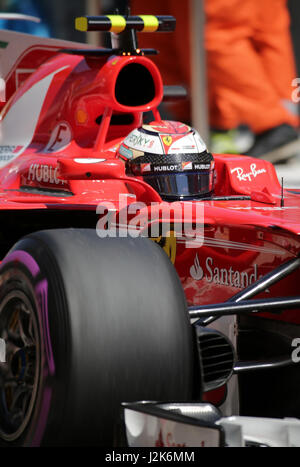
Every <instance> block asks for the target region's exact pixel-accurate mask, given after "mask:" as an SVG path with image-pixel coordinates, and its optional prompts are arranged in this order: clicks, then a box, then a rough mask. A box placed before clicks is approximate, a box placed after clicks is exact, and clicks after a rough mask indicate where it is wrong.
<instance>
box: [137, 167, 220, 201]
mask: <svg viewBox="0 0 300 467" xmlns="http://www.w3.org/2000/svg"><path fill="white" fill-rule="evenodd" d="M213 174H214V171H213V170H209V171H203V172H186V173H184V172H181V173H178V172H177V173H165V174H159V175H158V174H156V175H144V181H145V182H146V183H148V184H149V185H151V186H152V188H154V190H156V191H157V192H158V193H159V194H160V196H161V197H162V198H167V199H171V198H173V199H184V198H198V197H199V198H203V196H205V195H208V194H209V193H211V192H212V190H213V182H214V177H213Z"/></svg>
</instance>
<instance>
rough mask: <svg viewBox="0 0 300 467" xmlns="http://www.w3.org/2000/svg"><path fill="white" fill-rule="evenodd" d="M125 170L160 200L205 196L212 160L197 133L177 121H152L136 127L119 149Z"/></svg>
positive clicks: (209, 188)
mask: <svg viewBox="0 0 300 467" xmlns="http://www.w3.org/2000/svg"><path fill="white" fill-rule="evenodd" d="M119 157H121V158H122V159H123V160H125V161H126V173H127V174H128V175H133V176H135V177H142V178H143V180H144V181H145V182H147V183H149V185H151V186H152V187H153V188H154V189H155V190H156V191H157V192H158V193H159V194H160V196H161V197H162V198H163V199H167V200H178V199H194V198H203V197H206V196H209V195H210V194H211V193H212V191H213V184H214V160H213V156H212V155H211V154H210V153H209V152H208V151H207V148H206V145H205V143H204V142H203V140H202V139H201V137H200V135H199V133H198V132H197V131H196V130H194V129H193V128H191V127H189V126H188V125H185V124H184V123H180V122H173V121H160V122H152V123H151V124H148V125H143V126H142V127H140V128H136V129H135V130H133V131H132V132H131V133H129V135H128V136H127V137H126V138H125V140H124V142H123V143H122V144H121V146H120V148H119Z"/></svg>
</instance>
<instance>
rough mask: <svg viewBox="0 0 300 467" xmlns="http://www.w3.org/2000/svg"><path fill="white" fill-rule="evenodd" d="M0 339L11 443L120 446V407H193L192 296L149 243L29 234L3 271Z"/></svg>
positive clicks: (6, 438) (2, 437)
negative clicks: (149, 402) (158, 403)
mask: <svg viewBox="0 0 300 467" xmlns="http://www.w3.org/2000/svg"><path fill="white" fill-rule="evenodd" d="M0 338H1V340H2V342H3V341H5V348H6V355H5V357H6V358H5V360H6V361H5V363H3V362H2V363H0V445H3V446H13V445H19V446H20V445H21V446H49V445H50V446H51V445H62V446H66V445H76V446H78V445H100V446H101V445H102V446H103V445H104V446H105V445H106V446H112V445H114V443H115V427H116V425H117V423H118V421H119V415H120V406H121V403H122V402H131V401H139V400H157V401H172V400H177V401H187V400H191V398H192V394H193V384H194V360H193V358H194V355H193V352H194V347H193V334H192V330H191V327H190V323H189V319H188V314H187V308H186V301H185V297H184V293H183V290H182V287H181V284H180V281H179V278H178V276H177V274H176V271H175V269H174V267H173V266H172V264H171V262H170V261H169V259H168V257H167V255H166V254H165V253H164V252H163V250H162V249H160V247H159V246H158V245H156V244H155V243H153V242H152V241H151V240H149V239H145V238H139V239H131V238H106V239H99V238H98V237H97V235H96V232H95V231H93V230H85V229H67V230H49V231H42V232H37V233H33V234H30V235H29V236H27V237H24V238H23V239H21V240H20V241H19V242H18V243H17V244H16V245H15V246H14V248H13V249H12V250H11V251H10V252H9V253H8V255H7V256H6V258H5V259H4V261H3V262H2V264H1V268H0Z"/></svg>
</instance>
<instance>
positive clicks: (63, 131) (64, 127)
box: [45, 122, 72, 152]
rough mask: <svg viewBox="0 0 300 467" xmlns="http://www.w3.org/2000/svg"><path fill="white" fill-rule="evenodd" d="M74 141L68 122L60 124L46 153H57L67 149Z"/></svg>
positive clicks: (51, 138) (54, 131)
mask: <svg viewBox="0 0 300 467" xmlns="http://www.w3.org/2000/svg"><path fill="white" fill-rule="evenodd" d="M71 140H72V131H71V128H70V125H69V124H68V123H67V122H60V123H58V125H56V127H55V128H54V130H53V132H52V134H51V137H50V140H49V143H48V144H47V146H46V148H45V152H57V151H62V150H63V149H65V148H66V147H67V146H68V144H70V142H71Z"/></svg>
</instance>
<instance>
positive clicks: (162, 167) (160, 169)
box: [153, 164, 181, 172]
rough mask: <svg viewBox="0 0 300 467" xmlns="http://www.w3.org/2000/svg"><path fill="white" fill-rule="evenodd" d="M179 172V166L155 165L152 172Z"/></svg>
mask: <svg viewBox="0 0 300 467" xmlns="http://www.w3.org/2000/svg"><path fill="white" fill-rule="evenodd" d="M180 170H181V164H173V165H155V166H154V167H153V171H154V172H175V171H180Z"/></svg>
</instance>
